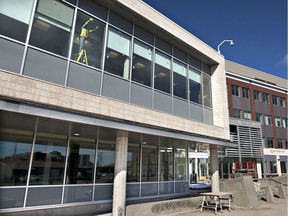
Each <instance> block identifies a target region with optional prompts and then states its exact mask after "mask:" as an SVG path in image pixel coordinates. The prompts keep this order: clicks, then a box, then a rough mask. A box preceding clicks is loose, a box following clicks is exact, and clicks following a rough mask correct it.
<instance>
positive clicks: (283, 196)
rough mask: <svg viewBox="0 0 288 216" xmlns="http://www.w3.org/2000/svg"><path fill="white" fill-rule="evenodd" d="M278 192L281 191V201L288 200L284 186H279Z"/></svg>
mask: <svg viewBox="0 0 288 216" xmlns="http://www.w3.org/2000/svg"><path fill="white" fill-rule="evenodd" d="M278 190H279V198H280V199H286V198H287V197H286V193H285V190H284V187H283V185H282V184H279V185H278Z"/></svg>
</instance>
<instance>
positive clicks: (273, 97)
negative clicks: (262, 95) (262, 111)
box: [272, 95, 278, 106]
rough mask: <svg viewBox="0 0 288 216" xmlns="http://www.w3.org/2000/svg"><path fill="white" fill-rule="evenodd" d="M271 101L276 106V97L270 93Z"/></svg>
mask: <svg viewBox="0 0 288 216" xmlns="http://www.w3.org/2000/svg"><path fill="white" fill-rule="evenodd" d="M272 103H273V104H274V105H276V106H278V97H277V96H275V95H272Z"/></svg>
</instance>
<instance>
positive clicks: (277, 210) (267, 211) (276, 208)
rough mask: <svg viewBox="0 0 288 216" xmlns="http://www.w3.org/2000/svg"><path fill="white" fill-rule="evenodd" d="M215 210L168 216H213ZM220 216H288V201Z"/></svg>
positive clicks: (262, 203) (225, 213)
mask: <svg viewBox="0 0 288 216" xmlns="http://www.w3.org/2000/svg"><path fill="white" fill-rule="evenodd" d="M213 215H214V211H213V210H205V209H203V212H202V213H201V212H200V209H193V210H190V211H185V212H180V213H175V214H169V215H167V216H213ZM216 215H218V216H242V215H243V216H288V202H287V199H276V200H275V202H273V203H268V202H264V201H261V205H260V206H259V207H257V208H253V209H244V208H234V209H232V210H231V211H230V212H229V211H228V210H227V209H223V210H222V211H221V212H219V211H218V212H217V214H216Z"/></svg>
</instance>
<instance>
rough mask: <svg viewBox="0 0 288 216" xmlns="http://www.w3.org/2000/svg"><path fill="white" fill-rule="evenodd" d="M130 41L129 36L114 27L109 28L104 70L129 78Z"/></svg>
mask: <svg viewBox="0 0 288 216" xmlns="http://www.w3.org/2000/svg"><path fill="white" fill-rule="evenodd" d="M130 41H131V38H130V37H129V36H127V35H125V34H123V33H122V32H120V31H118V30H116V29H113V28H109V31H108V38H107V47H106V60H105V68H104V70H105V71H108V72H110V73H112V74H115V75H117V76H120V77H123V78H125V79H129V65H130V57H129V53H130Z"/></svg>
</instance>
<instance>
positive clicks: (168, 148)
mask: <svg viewBox="0 0 288 216" xmlns="http://www.w3.org/2000/svg"><path fill="white" fill-rule="evenodd" d="M173 155H174V154H173V141H172V140H171V139H168V138H161V139H160V181H173V180H174V161H173V158H174V157H173Z"/></svg>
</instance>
